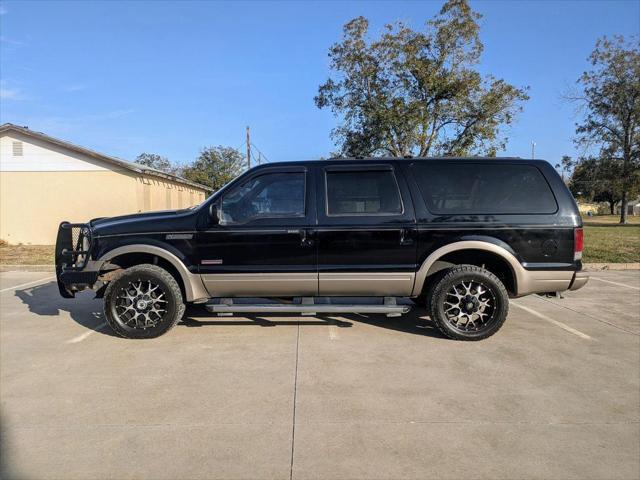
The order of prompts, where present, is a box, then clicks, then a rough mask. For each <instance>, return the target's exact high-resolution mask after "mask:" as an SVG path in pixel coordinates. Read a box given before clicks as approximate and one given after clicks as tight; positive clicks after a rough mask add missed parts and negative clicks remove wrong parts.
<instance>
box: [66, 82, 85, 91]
mask: <svg viewBox="0 0 640 480" xmlns="http://www.w3.org/2000/svg"><path fill="white" fill-rule="evenodd" d="M86 88H87V86H86V85H83V84H81V83H76V84H73V85H67V86H66V87H64V88H63V90H64V91H65V92H80V91H82V90H86Z"/></svg>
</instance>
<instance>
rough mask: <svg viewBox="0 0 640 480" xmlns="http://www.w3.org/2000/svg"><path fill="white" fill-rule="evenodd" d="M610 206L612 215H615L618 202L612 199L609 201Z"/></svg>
mask: <svg viewBox="0 0 640 480" xmlns="http://www.w3.org/2000/svg"><path fill="white" fill-rule="evenodd" d="M609 208H610V209H611V215H615V214H616V202H615V201H613V200H611V201H610V202H609Z"/></svg>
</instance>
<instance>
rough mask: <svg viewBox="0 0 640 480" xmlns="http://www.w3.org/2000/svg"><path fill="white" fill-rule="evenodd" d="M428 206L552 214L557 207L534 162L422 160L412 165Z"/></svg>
mask: <svg viewBox="0 0 640 480" xmlns="http://www.w3.org/2000/svg"><path fill="white" fill-rule="evenodd" d="M412 169H413V171H414V173H415V174H416V177H417V181H418V184H419V185H420V190H421V191H422V195H423V197H424V199H425V202H426V204H427V208H428V209H429V210H430V211H431V212H432V213H436V214H441V215H454V214H536V213H537V214H549V213H555V212H556V211H557V210H558V205H557V204H556V200H555V197H554V196H553V193H552V192H551V189H550V187H549V184H548V183H547V181H546V180H545V178H544V177H543V175H542V173H541V172H540V170H538V169H537V168H536V167H534V166H532V165H513V164H505V165H500V164H495V163H491V164H482V163H453V162H452V163H450V164H447V163H427V162H425V163H420V164H414V165H413V166H412Z"/></svg>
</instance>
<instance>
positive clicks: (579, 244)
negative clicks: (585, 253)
mask: <svg viewBox="0 0 640 480" xmlns="http://www.w3.org/2000/svg"><path fill="white" fill-rule="evenodd" d="M583 247H584V232H583V230H582V228H574V229H573V259H574V260H581V259H582V249H583Z"/></svg>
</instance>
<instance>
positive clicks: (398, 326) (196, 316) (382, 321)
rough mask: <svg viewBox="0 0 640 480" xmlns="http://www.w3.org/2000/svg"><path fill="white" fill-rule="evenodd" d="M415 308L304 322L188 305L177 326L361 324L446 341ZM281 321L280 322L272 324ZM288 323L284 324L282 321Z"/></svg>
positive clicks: (317, 317)
mask: <svg viewBox="0 0 640 480" xmlns="http://www.w3.org/2000/svg"><path fill="white" fill-rule="evenodd" d="M421 313H424V312H420V311H419V310H418V309H417V308H416V309H414V310H412V311H410V312H409V313H407V314H405V315H403V316H401V317H392V318H389V317H387V316H386V315H383V314H370V315H365V314H360V313H340V314H319V315H315V316H309V317H308V320H300V314H299V313H278V314H256V313H237V314H236V316H234V317H224V316H216V315H215V314H212V313H209V312H207V311H206V310H205V308H204V306H202V305H190V306H188V307H187V311H186V312H185V315H184V318H183V319H182V321H181V322H180V323H179V324H178V325H184V326H186V327H191V328H193V327H195V328H199V327H207V326H212V327H215V326H235V325H255V326H260V327H275V326H279V325H302V326H309V325H326V326H329V325H335V326H337V327H340V328H349V327H352V326H353V324H354V323H364V324H367V325H373V326H375V327H380V328H386V329H389V330H396V331H399V332H403V333H411V334H414V335H424V336H428V337H435V338H442V339H447V340H448V337H446V336H444V335H443V334H442V333H441V332H440V331H439V330H438V329H437V328H436V326H435V325H434V324H433V322H432V321H431V319H429V318H428V317H427V316H426V315H425V316H422V315H421ZM274 318H278V319H280V318H283V320H274ZM287 318H288V319H291V320H284V319H287Z"/></svg>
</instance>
